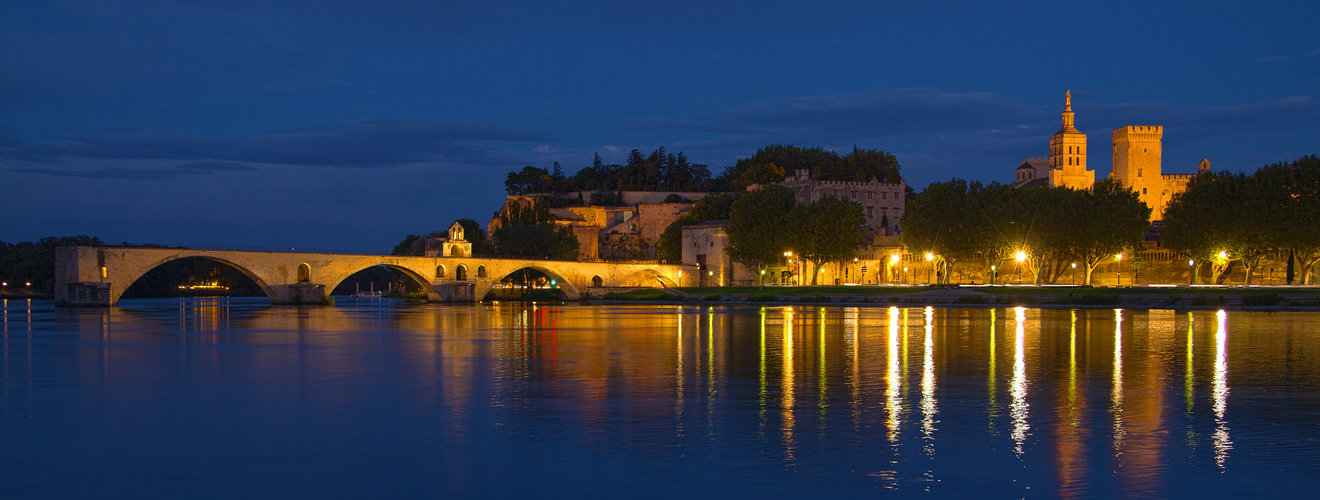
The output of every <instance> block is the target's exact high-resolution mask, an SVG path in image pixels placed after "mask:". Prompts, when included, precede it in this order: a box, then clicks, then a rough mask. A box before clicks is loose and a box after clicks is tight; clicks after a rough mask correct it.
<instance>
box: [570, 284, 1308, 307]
mask: <svg viewBox="0 0 1320 500" xmlns="http://www.w3.org/2000/svg"><path fill="white" fill-rule="evenodd" d="M593 302H602V303H653V304H693V303H700V304H709V305H835V306H884V307H888V306H891V305H901V306H958V307H1004V306H1030V307H1041V308H1058V309H1077V308H1083V309H1113V308H1121V309H1179V310H1197V309H1228V310H1251V311H1320V287H1300V286H1276V287H1251V288H1243V287H1189V286H1181V287H1170V286H1149V287H1141V286H1139V287H1127V288H1121V287H1119V288H1089V287H1053V286H1011V285H1008V286H1006V285H1000V286H975V287H969V286H957V285H954V286H948V287H929V286H906V287H905V286H815V287H812V286H799V287H764V288H757V287H702V288H698V287H684V288H663V289H660V288H652V289H645V290H635V291H630V292H625V293H614V294H608V295H605V296H604V297H602V298H599V299H593Z"/></svg>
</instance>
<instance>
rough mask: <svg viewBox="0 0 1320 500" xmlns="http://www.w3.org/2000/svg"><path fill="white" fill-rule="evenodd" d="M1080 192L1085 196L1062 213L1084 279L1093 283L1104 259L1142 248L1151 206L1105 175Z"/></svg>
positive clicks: (1061, 216) (1064, 226)
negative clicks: (1092, 277)
mask: <svg viewBox="0 0 1320 500" xmlns="http://www.w3.org/2000/svg"><path fill="white" fill-rule="evenodd" d="M1079 193H1081V194H1082V196H1080V197H1075V201H1074V202H1073V203H1072V204H1070V205H1069V206H1067V207H1065V208H1064V209H1063V210H1061V211H1059V212H1058V213H1059V216H1060V218H1061V219H1062V220H1063V222H1064V224H1063V225H1062V226H1061V227H1062V228H1063V229H1064V230H1065V231H1067V232H1068V233H1067V243H1066V244H1067V245H1068V248H1069V250H1070V253H1071V254H1072V255H1073V256H1074V257H1076V258H1077V260H1078V261H1079V262H1081V264H1082V266H1083V268H1085V270H1086V279H1085V280H1084V281H1083V283H1085V284H1087V285H1090V284H1091V275H1092V273H1093V272H1094V271H1095V268H1096V267H1098V266H1099V265H1100V264H1101V263H1103V262H1105V261H1106V260H1108V259H1109V258H1112V257H1113V256H1114V255H1116V254H1118V253H1120V252H1122V251H1123V250H1125V249H1128V248H1138V246H1139V245H1140V244H1141V235H1142V233H1143V232H1145V230H1146V228H1147V226H1148V223H1147V221H1148V220H1150V210H1151V209H1150V207H1148V206H1146V204H1145V203H1142V202H1141V198H1140V197H1139V196H1138V195H1137V192H1136V191H1133V190H1131V189H1128V188H1126V187H1123V184H1122V183H1121V182H1120V181H1118V180H1115V179H1102V180H1101V181H1100V182H1097V183H1095V186H1094V187H1092V188H1091V190H1090V191H1080V192H1079Z"/></svg>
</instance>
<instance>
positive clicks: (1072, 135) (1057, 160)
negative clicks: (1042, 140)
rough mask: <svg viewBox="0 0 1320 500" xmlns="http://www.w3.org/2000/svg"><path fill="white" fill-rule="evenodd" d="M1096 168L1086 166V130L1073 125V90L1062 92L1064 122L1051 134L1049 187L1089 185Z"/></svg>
mask: <svg viewBox="0 0 1320 500" xmlns="http://www.w3.org/2000/svg"><path fill="white" fill-rule="evenodd" d="M1093 184H1095V171H1094V170H1087V169H1086V134H1083V133H1082V132H1081V131H1079V130H1077V127H1075V126H1074V125H1073V110H1072V91H1068V92H1065V93H1064V95H1063V126H1062V127H1061V128H1059V131H1058V132H1055V133H1054V135H1052V136H1050V187H1068V188H1073V189H1090V188H1091V186H1092V185H1093Z"/></svg>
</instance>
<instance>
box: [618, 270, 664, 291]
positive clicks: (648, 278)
mask: <svg viewBox="0 0 1320 500" xmlns="http://www.w3.org/2000/svg"><path fill="white" fill-rule="evenodd" d="M657 284H658V285H659V287H660V288H673V287H677V286H678V283H677V282H675V281H674V280H673V279H672V278H670V277H669V276H666V275H665V274H664V273H662V272H660V271H657V270H655V269H641V270H638V271H634V272H633V273H632V274H629V275H627V276H624V277H623V279H622V280H620V281H619V286H656V285H657Z"/></svg>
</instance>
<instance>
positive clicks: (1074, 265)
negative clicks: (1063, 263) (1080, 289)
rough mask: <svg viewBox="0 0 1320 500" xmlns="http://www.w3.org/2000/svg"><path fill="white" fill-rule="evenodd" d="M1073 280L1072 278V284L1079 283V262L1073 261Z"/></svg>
mask: <svg viewBox="0 0 1320 500" xmlns="http://www.w3.org/2000/svg"><path fill="white" fill-rule="evenodd" d="M1071 280H1072V284H1074V285H1076V284H1077V263H1076V262H1073V263H1072V278H1071Z"/></svg>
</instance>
